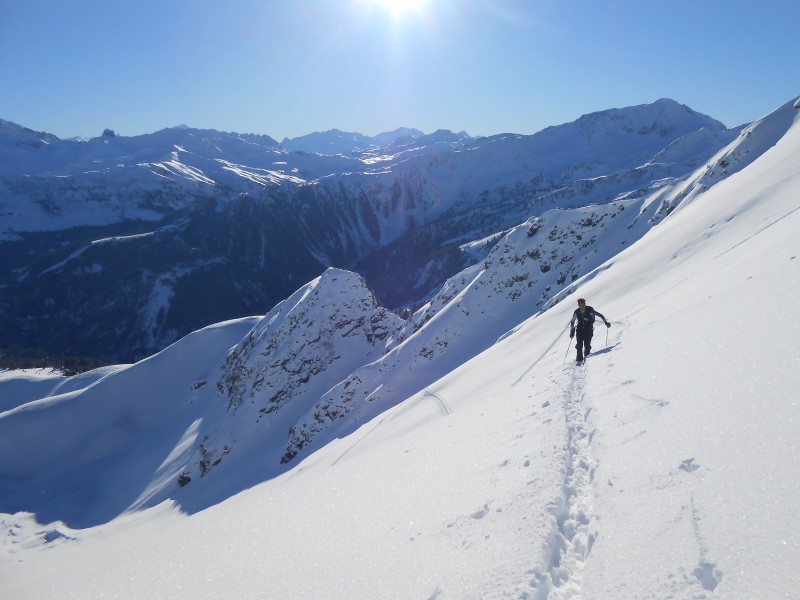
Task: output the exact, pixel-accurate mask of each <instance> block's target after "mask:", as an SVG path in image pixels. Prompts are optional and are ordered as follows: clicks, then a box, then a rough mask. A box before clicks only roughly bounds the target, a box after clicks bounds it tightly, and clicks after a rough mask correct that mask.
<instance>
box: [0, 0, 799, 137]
mask: <svg viewBox="0 0 800 600" xmlns="http://www.w3.org/2000/svg"><path fill="white" fill-rule="evenodd" d="M799 30H800V2H797V1H796V0H786V1H783V0H781V1H775V0H766V1H763V2H753V1H752V0H749V1H740V0H725V1H722V0H719V1H717V0H671V1H670V2H650V1H643V0H638V1H633V0H630V1H628V0H607V1H598V0H593V1H583V0H404V1H400V0H397V1H394V2H393V1H392V0H272V1H271V0H260V1H257V0H224V1H223V0H159V1H152V0H136V1H133V0H127V1H122V0H61V1H56V0H49V1H46V0H0V118H2V119H6V120H9V121H13V122H15V123H19V124H20V125H24V126H26V127H30V128H32V129H35V130H44V131H48V132H51V133H55V134H56V135H58V136H60V137H71V136H75V135H87V136H96V135H100V134H101V133H102V131H103V129H105V128H111V129H114V130H115V131H116V132H117V133H118V134H121V135H138V134H142V133H150V132H153V131H157V130H159V129H163V128H164V127H169V126H174V125H179V124H187V125H190V126H192V127H200V128H209V129H218V130H224V131H238V132H247V133H260V134H267V135H270V136H272V137H274V138H276V139H278V140H279V141H280V140H281V139H283V138H284V137H297V136H299V135H303V134H305V133H310V132H312V131H323V130H327V129H332V128H337V129H342V130H345V131H359V132H361V133H365V134H368V135H373V134H376V133H379V132H381V131H387V130H391V129H395V128H396V127H400V126H405V127H416V128H419V129H422V130H423V131H425V132H432V131H434V130H436V129H439V128H443V129H451V130H453V131H461V130H466V131H468V132H469V133H471V134H473V135H491V134H495V133H501V132H509V131H510V132H516V133H534V132H536V131H539V130H541V129H543V128H544V127H547V126H549V125H557V124H560V123H564V122H568V121H572V120H574V119H576V118H578V117H579V116H580V115H582V114H585V113H589V112H593V111H597V110H603V109H606V108H616V107H623V106H632V105H636V104H645V103H648V102H652V101H654V100H656V99H658V98H662V97H668V98H673V99H675V100H677V101H679V102H681V103H684V104H687V105H688V106H690V107H691V108H693V109H695V110H698V111H700V112H703V113H705V114H708V115H710V116H712V117H714V118H717V119H719V120H720V121H722V122H723V123H725V124H726V125H728V126H734V125H738V124H742V123H746V122H750V121H753V120H755V119H757V118H759V117H761V116H763V115H764V114H766V113H768V112H770V111H771V110H772V109H774V108H777V107H778V106H780V105H781V104H783V103H785V102H787V101H789V100H790V99H792V98H793V97H794V96H796V95H797V94H800V85H798V84H799V83H800V77H798V75H799V74H800V31H799Z"/></svg>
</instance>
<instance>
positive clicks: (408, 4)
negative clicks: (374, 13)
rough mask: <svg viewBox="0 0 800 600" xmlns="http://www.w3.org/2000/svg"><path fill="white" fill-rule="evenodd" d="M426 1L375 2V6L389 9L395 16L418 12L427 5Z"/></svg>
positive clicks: (384, 0)
mask: <svg viewBox="0 0 800 600" xmlns="http://www.w3.org/2000/svg"><path fill="white" fill-rule="evenodd" d="M425 1H426V0H374V2H375V4H378V5H379V6H383V7H384V8H387V9H388V10H389V11H391V13H392V14H393V15H402V14H404V13H407V12H410V11H413V10H417V9H419V8H421V7H422V5H423V4H425Z"/></svg>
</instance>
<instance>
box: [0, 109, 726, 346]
mask: <svg viewBox="0 0 800 600" xmlns="http://www.w3.org/2000/svg"><path fill="white" fill-rule="evenodd" d="M405 133H408V132H407V131H403V130H399V131H397V132H390V133H389V134H387V135H388V136H389V138H387V139H392V140H393V141H392V143H391V144H390V145H388V146H384V147H380V148H379V147H374V146H373V147H370V148H369V149H367V150H364V151H361V152H353V153H350V154H348V155H347V156H343V155H338V156H332V155H322V154H314V153H308V152H293V151H289V150H287V149H286V148H285V147H284V146H282V145H281V144H278V143H277V142H276V141H275V140H273V139H272V138H269V137H268V136H256V135H247V134H236V133H222V132H217V131H210V130H196V129H191V128H187V127H176V128H169V129H165V130H162V131H159V132H156V133H153V134H150V135H145V136H138V137H132V138H126V137H121V136H116V135H114V134H113V132H112V131H110V130H109V131H107V132H106V133H105V134H104V135H103V136H101V137H99V138H94V139H90V140H86V141H76V140H59V139H58V138H55V137H54V136H50V135H47V134H43V133H37V132H33V131H30V130H26V129H25V128H23V127H19V126H16V125H13V124H10V123H7V122H0V148H2V151H3V154H4V157H8V159H7V160H4V161H3V165H2V166H0V214H2V221H1V222H0V236H2V238H3V239H4V240H5V241H3V242H0V244H1V245H2V246H3V252H2V253H0V254H1V255H2V259H0V337H2V339H4V340H5V344H7V345H14V344H18V345H22V346H38V345H43V346H44V347H45V349H47V350H49V351H51V352H57V353H60V354H79V355H89V356H96V357H102V358H104V359H106V360H109V361H132V360H137V359H139V358H142V357H144V356H147V355H149V354H151V353H153V352H155V351H157V350H159V349H162V348H164V347H165V346H167V345H168V344H170V343H172V342H174V341H175V340H177V339H179V338H180V337H181V336H182V335H185V334H186V333H188V332H190V331H193V330H196V329H198V328H200V327H202V326H204V325H205V324H207V323H209V322H215V321H222V320H226V319H230V318H234V317H240V316H244V315H250V314H257V313H260V312H264V311H265V310H266V309H267V308H269V307H270V306H273V305H274V304H276V303H277V302H279V301H280V300H281V299H283V298H285V297H286V296H288V295H289V294H291V293H292V292H293V290H295V289H297V287H298V286H300V285H302V284H303V283H304V282H306V281H308V280H310V279H313V278H315V277H317V276H319V275H320V274H321V273H322V272H323V271H325V269H327V268H329V267H338V268H347V269H352V270H355V271H357V272H359V273H361V274H362V275H363V276H364V277H365V279H366V280H367V282H368V285H369V287H370V288H371V289H373V290H374V291H375V292H376V294H377V295H378V296H379V297H380V298H381V299H382V301H383V302H384V303H385V304H386V305H387V306H390V307H392V308H399V307H411V308H416V307H418V306H419V305H421V304H422V303H424V302H425V301H427V300H429V299H430V298H431V297H432V296H433V295H434V294H435V293H436V291H437V290H438V289H439V288H440V287H441V285H442V283H443V282H444V281H445V280H446V279H447V278H449V277H451V276H453V275H455V274H456V273H458V272H459V271H460V270H461V269H463V268H465V267H466V266H468V265H470V264H471V263H472V262H474V260H476V259H478V258H483V257H485V254H486V252H488V250H489V249H490V248H491V243H488V242H485V243H483V244H478V243H476V241H477V240H493V241H496V240H498V239H499V236H498V235H496V234H497V233H498V232H502V231H508V230H510V229H511V228H512V227H514V226H516V225H518V224H519V223H520V222H522V221H524V220H526V219H528V218H530V217H532V216H537V215H540V214H542V213H543V212H545V211H547V210H549V209H553V208H559V207H560V208H568V207H579V206H585V205H586V204H589V203H596V204H608V203H613V202H617V201H620V200H623V199H625V198H629V199H630V198H635V197H643V196H645V195H647V194H649V193H650V192H651V191H652V190H653V189H655V188H657V187H660V186H664V185H665V184H667V183H669V182H672V181H674V180H675V179H676V178H680V177H683V176H685V175H686V174H688V173H691V172H693V171H694V170H695V169H696V168H697V167H698V166H700V165H703V164H705V162H706V161H707V160H708V159H709V157H711V156H712V155H713V154H714V153H715V152H717V151H718V150H719V149H720V148H722V147H724V146H725V145H726V144H728V143H729V142H730V141H731V140H732V139H734V138H736V137H737V136H738V135H739V130H738V129H737V130H727V129H725V128H724V126H722V125H721V124H720V123H718V122H717V121H714V120H713V119H711V118H709V117H706V116H703V115H699V114H697V113H695V112H693V111H691V110H690V109H689V108H687V107H685V106H682V105H679V104H678V103H676V102H674V101H671V100H659V101H657V102H655V103H653V104H650V105H644V106H637V107H630V108H627V109H615V110H609V111H604V112H600V113H594V114H591V115H586V116H585V117H582V118H581V119H579V120H578V121H576V122H574V123H569V124H566V125H561V126H558V127H551V128H548V129H546V130H544V131H542V132H540V133H538V134H535V135H532V136H520V135H515V134H505V135H498V136H494V137H491V138H482V139H479V140H471V139H469V138H468V136H466V134H453V133H451V132H446V131H439V132H435V133H433V134H430V135H427V136H421V137H416V138H414V137H413V136H412V137H409V136H405V137H399V138H398V137H396V136H397V135H400V134H405ZM376 138H377V139H376ZM376 138H373V141H374V143H375V144H377V143H380V142H382V141H385V140H383V139H382V138H380V136H376ZM481 252H482V253H483V256H479V254H480V253H481Z"/></svg>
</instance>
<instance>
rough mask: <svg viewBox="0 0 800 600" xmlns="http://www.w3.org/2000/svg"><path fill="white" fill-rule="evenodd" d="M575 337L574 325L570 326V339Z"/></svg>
mask: <svg viewBox="0 0 800 600" xmlns="http://www.w3.org/2000/svg"><path fill="white" fill-rule="evenodd" d="M574 337H575V328H574V327H570V328H569V339H572V338H574Z"/></svg>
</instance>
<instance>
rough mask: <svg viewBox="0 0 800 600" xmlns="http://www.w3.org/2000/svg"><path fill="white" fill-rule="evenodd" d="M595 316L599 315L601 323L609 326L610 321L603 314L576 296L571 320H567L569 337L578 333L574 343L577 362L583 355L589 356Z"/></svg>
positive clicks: (581, 360)
mask: <svg viewBox="0 0 800 600" xmlns="http://www.w3.org/2000/svg"><path fill="white" fill-rule="evenodd" d="M595 317H600V318H601V319H603V323H605V325H606V327H611V323H609V322H608V321H607V320H606V318H605V317H604V316H603V315H601V314H600V313H599V312H597V311H596V310H595V309H593V308H592V307H591V306H586V300H584V299H583V298H578V308H576V309H575V312H574V313H572V320H571V321H570V322H569V337H570V339H572V338H574V337H575V332H576V331H577V333H578V343H577V344H576V345H575V347H576V348H577V349H578V357H577V358H576V359H575V360H576V361H577V362H578V363H582V362H583V357H584V356H589V353H590V352H591V351H592V334H593V333H594V319H595ZM576 324H577V327H576ZM584 351H585V352H584Z"/></svg>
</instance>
